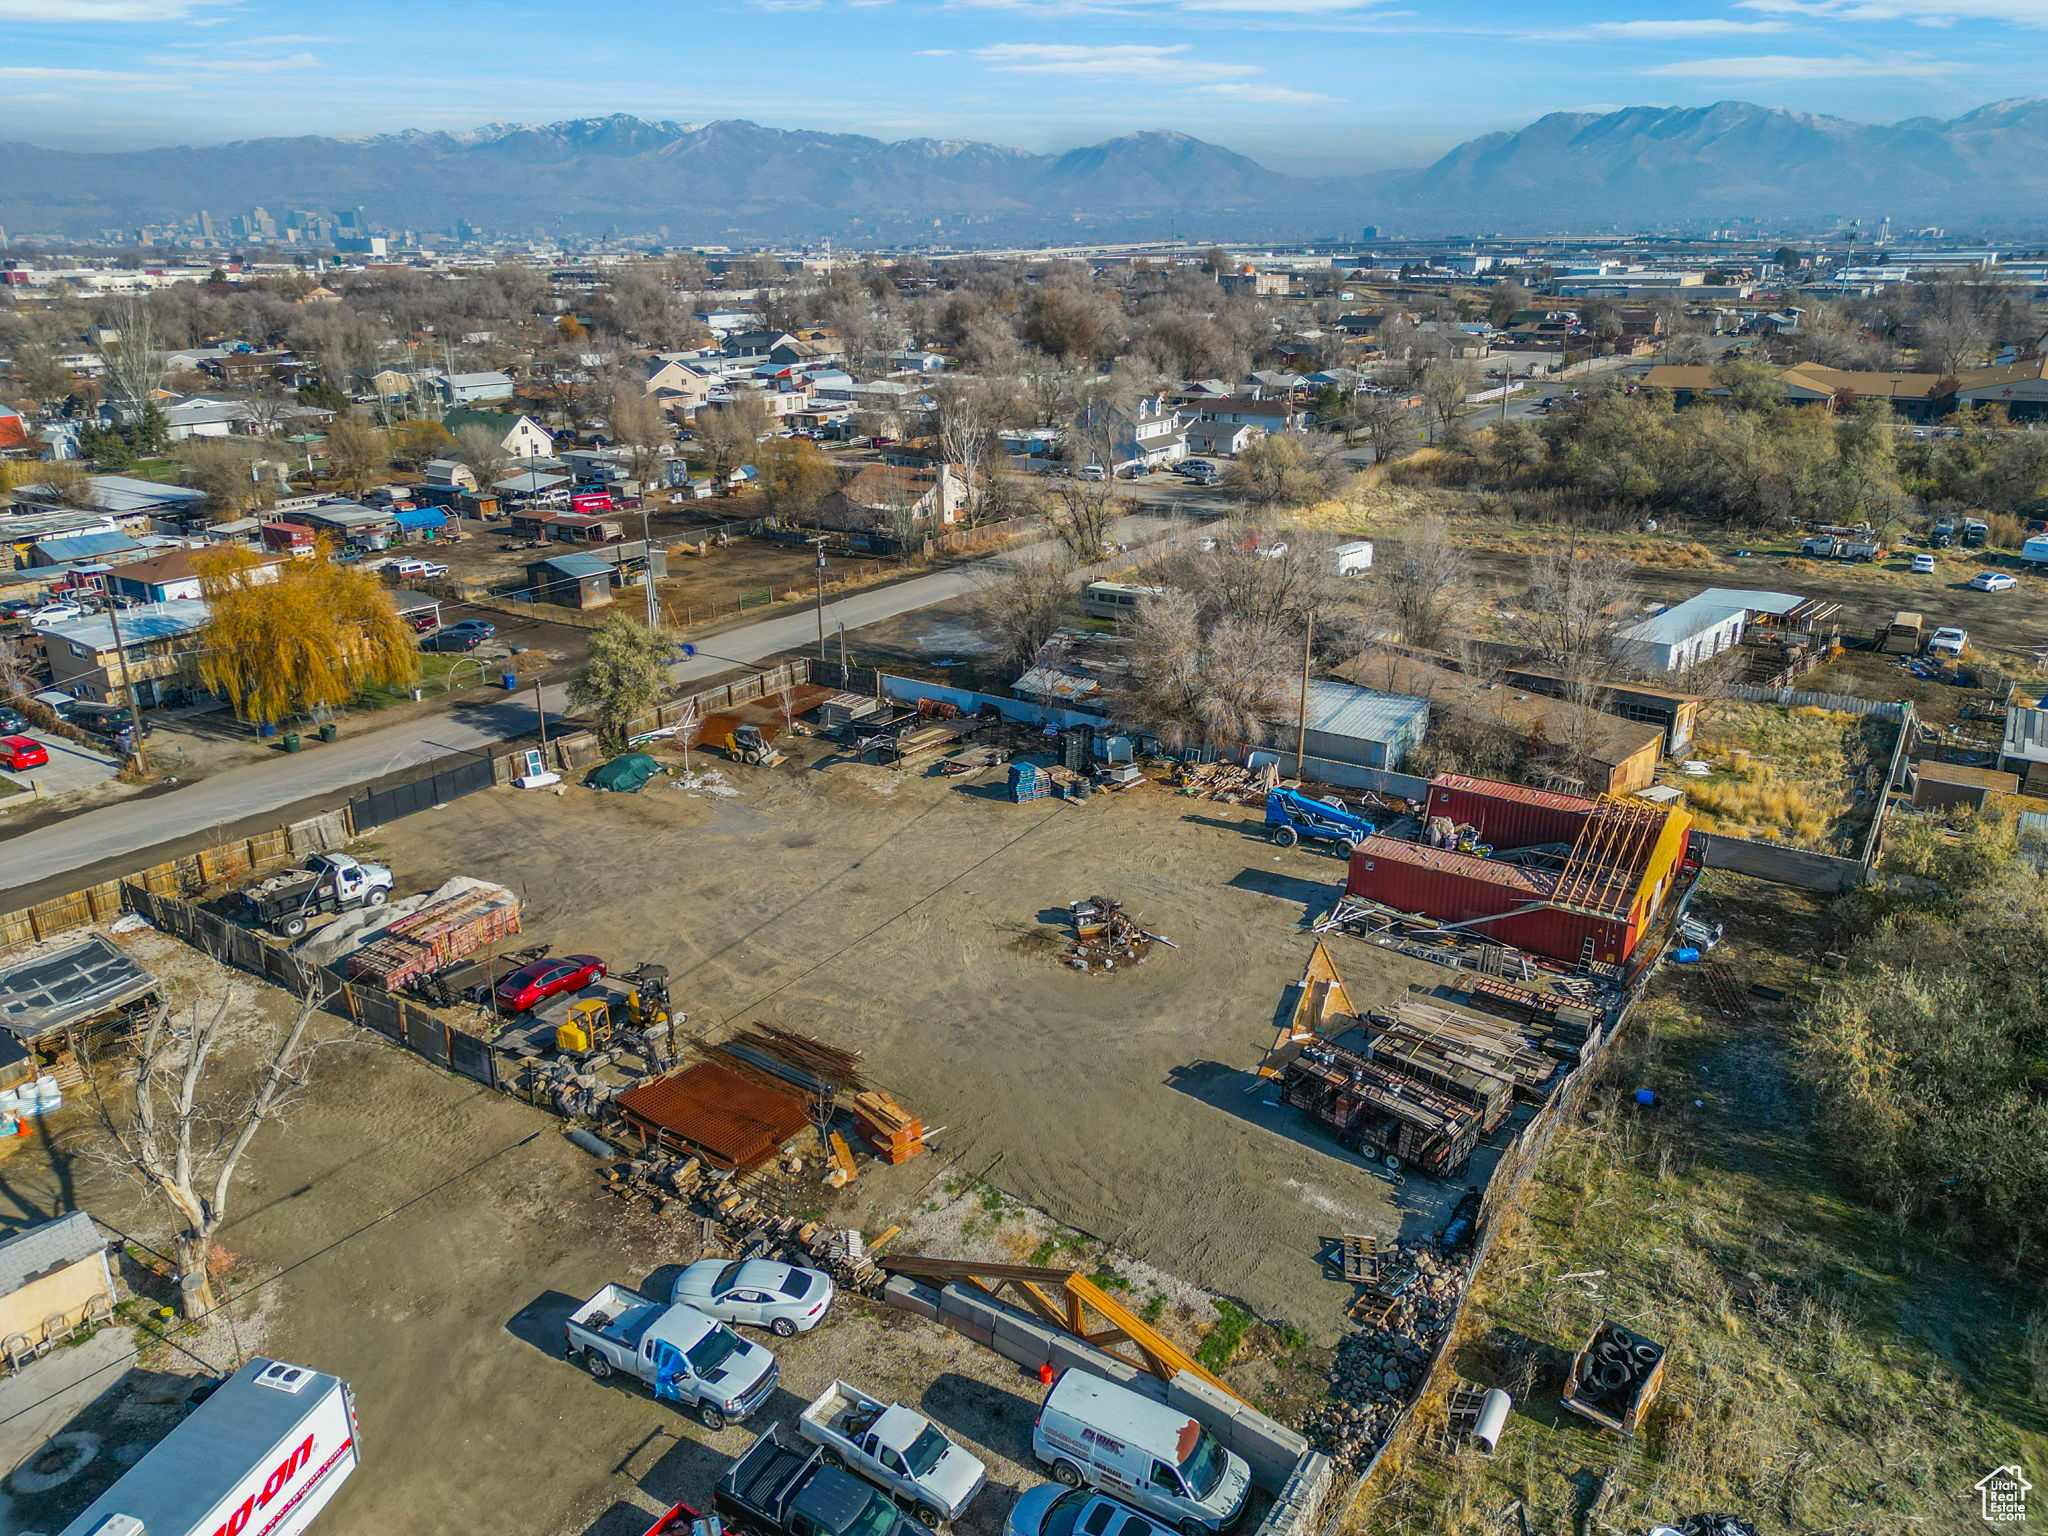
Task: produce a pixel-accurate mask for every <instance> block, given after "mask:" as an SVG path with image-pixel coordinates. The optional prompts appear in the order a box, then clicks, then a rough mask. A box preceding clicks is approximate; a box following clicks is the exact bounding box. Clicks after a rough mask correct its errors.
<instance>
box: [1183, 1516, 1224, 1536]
mask: <svg viewBox="0 0 2048 1536" xmlns="http://www.w3.org/2000/svg"><path fill="white" fill-rule="evenodd" d="M1180 1536H1216V1531H1215V1529H1214V1527H1212V1526H1207V1525H1204V1524H1202V1522H1201V1521H1199V1520H1197V1519H1196V1518H1195V1517H1194V1516H1193V1515H1189V1516H1188V1517H1187V1518H1186V1519H1185V1520H1183V1521H1181V1523H1180Z"/></svg>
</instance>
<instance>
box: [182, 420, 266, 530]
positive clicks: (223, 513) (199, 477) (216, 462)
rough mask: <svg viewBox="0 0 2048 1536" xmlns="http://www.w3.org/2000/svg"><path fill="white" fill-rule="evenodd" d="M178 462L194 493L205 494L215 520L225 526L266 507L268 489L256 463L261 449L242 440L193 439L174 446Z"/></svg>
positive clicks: (260, 468)
mask: <svg viewBox="0 0 2048 1536" xmlns="http://www.w3.org/2000/svg"><path fill="white" fill-rule="evenodd" d="M177 455H178V459H179V461H180V462H181V463H183V464H184V466H185V478H186V479H187V480H189V481H190V482H191V483H192V487H193V489H194V490H200V491H204V492H206V496H207V500H208V502H209V504H210V508H211V510H212V511H213V512H214V513H215V514H216V519H217V520H218V521H221V522H226V521H227V520H229V519H231V518H236V517H240V516H241V515H242V514H243V513H245V512H251V511H254V510H255V509H256V508H258V507H262V506H266V505H268V504H269V502H270V500H271V495H270V486H271V484H272V483H274V480H266V477H265V475H264V473H263V469H262V466H261V464H260V463H259V460H261V458H262V456H263V450H262V448H261V447H260V446H259V445H258V444H255V443H252V442H250V441H249V440H248V439H246V438H236V437H193V438H187V439H186V440H185V441H184V442H182V443H180V444H178V447H177Z"/></svg>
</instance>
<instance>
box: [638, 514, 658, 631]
mask: <svg viewBox="0 0 2048 1536" xmlns="http://www.w3.org/2000/svg"><path fill="white" fill-rule="evenodd" d="M640 564H641V568H642V571H643V572H644V573H645V577H646V580H645V582H644V585H645V586H646V588H647V627H648V628H649V629H653V628H654V627H655V622H654V620H655V616H654V535H653V534H652V533H651V532H649V525H648V522H647V487H646V486H644V485H643V486H641V487H640Z"/></svg>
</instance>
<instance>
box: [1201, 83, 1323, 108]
mask: <svg viewBox="0 0 2048 1536" xmlns="http://www.w3.org/2000/svg"><path fill="white" fill-rule="evenodd" d="M1189 94H1191V95H1195V96H1221V97H1224V98H1226V99H1227V100H1230V101H1256V102H1265V103H1268V104H1270V105H1272V106H1276V107H1288V106H1305V105H1307V104H1308V103H1310V102H1316V101H1335V100H1337V98H1336V97H1335V96H1319V95H1317V94H1316V93H1315V92H1314V91H1297V90H1295V89H1294V87H1292V86H1289V85H1261V84H1259V83H1258V82H1257V81H1256V80H1252V81H1244V80H1233V81H1228V82H1226V83H1224V84H1222V85H1198V86H1196V87H1195V88H1194V90H1193V91H1192V92H1190V93H1189Z"/></svg>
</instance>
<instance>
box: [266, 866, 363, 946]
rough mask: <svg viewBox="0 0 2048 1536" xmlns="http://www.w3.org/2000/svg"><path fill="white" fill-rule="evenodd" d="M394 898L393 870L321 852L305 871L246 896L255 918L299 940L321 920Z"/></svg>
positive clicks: (287, 873)
mask: <svg viewBox="0 0 2048 1536" xmlns="http://www.w3.org/2000/svg"><path fill="white" fill-rule="evenodd" d="M390 899H391V871H390V870H388V869H386V868H385V867H384V866H383V865H382V864H371V863H368V862H366V861H364V860H362V859H357V858H353V857H351V856H350V855H348V854H346V853H316V854H314V855H313V857H312V858H310V859H308V860H306V864H305V867H304V868H303V869H288V870H285V871H284V872H283V873H282V874H276V875H272V876H270V878H269V879H267V880H259V881H258V882H257V883H256V884H254V885H252V886H250V887H249V888H248V889H247V890H245V891H243V892H242V905H243V906H244V907H245V908H247V909H248V913H249V916H250V918H251V919H252V920H253V921H255V922H259V923H261V924H263V925H264V926H265V927H266V928H268V929H269V930H270V931H271V932H272V933H274V934H277V935H278V936H279V937H280V938H286V939H295V938H297V937H298V936H299V935H300V934H302V933H304V932H305V931H306V929H307V927H308V926H309V925H310V923H311V922H312V920H313V919H314V918H316V917H326V916H330V915H332V914H333V913H336V912H352V911H354V910H355V909H356V908H357V907H381V906H382V905H383V904H384V903H385V902H387V901H389V900H390Z"/></svg>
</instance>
